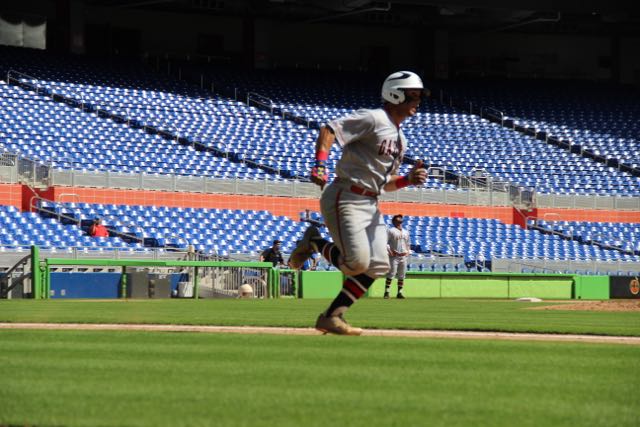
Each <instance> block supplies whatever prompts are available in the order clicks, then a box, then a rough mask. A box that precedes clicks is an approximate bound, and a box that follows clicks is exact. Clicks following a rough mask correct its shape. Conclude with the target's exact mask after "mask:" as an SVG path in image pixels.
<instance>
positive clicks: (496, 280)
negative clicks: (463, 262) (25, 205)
mask: <svg viewBox="0 0 640 427" xmlns="http://www.w3.org/2000/svg"><path fill="white" fill-rule="evenodd" d="M32 251H33V252H32V255H34V257H33V259H34V260H38V259H39V257H38V250H37V247H34V248H32ZM63 265H76V266H77V265H85V266H118V267H121V268H122V271H123V277H124V278H126V275H125V274H124V271H125V270H124V268H125V267H126V266H139V267H153V266H157V267H191V268H193V269H194V274H193V275H192V279H191V280H192V281H193V286H194V290H195V295H196V298H197V295H198V292H197V290H198V279H197V277H198V268H203V267H229V268H234V267H235V268H243V267H253V268H262V269H265V270H268V279H267V280H268V297H272V298H274V297H275V298H277V297H279V296H280V282H281V281H280V277H279V276H280V274H296V273H295V272H292V271H290V272H280V271H279V270H277V269H274V268H273V267H272V265H271V264H270V263H260V262H224V261H159V260H155V261H154V260H122V259H121V260H115V259H112V260H108V259H82V260H71V259H60V258H58V259H56V258H47V259H45V260H44V261H42V262H34V265H33V271H34V275H33V282H34V297H35V298H48V297H49V295H50V291H51V289H50V285H51V283H50V281H51V267H53V266H63ZM124 278H123V280H122V284H121V297H123V298H124V297H126V287H127V283H126V279H124ZM294 279H295V280H294V281H293V283H294V286H295V289H296V295H297V296H298V297H301V298H334V297H335V296H336V295H337V294H338V292H340V289H341V288H342V282H343V280H344V276H343V274H342V273H341V272H340V271H302V272H300V273H299V277H295V278H294ZM610 281H611V278H610V277H609V276H578V275H570V274H524V273H430V272H410V273H408V274H407V277H406V279H405V287H404V295H405V296H406V297H409V298H410V297H414V298H510V299H515V298H523V297H536V298H542V299H572V298H575V299H592V300H602V299H609V298H610ZM396 283H397V281H396V280H393V284H392V289H391V292H392V295H395V294H396V292H397V288H396ZM384 284H385V280H384V279H378V280H376V281H375V282H374V283H373V285H372V286H371V288H370V289H369V291H368V292H367V294H366V296H367V297H372V298H380V297H382V296H383V294H384Z"/></svg>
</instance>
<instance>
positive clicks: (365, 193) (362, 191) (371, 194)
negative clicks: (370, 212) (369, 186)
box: [349, 185, 378, 197]
mask: <svg viewBox="0 0 640 427" xmlns="http://www.w3.org/2000/svg"><path fill="white" fill-rule="evenodd" d="M349 189H350V190H351V192H352V193H356V194H360V195H361V196H367V197H378V193H374V192H373V191H369V190H366V189H364V188H362V187H358V186H357V185H352V186H351V188H349Z"/></svg>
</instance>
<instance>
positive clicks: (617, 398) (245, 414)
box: [0, 300, 640, 427]
mask: <svg viewBox="0 0 640 427" xmlns="http://www.w3.org/2000/svg"><path fill="white" fill-rule="evenodd" d="M326 304H327V301H317V300H316V301H313V300H306V301H304V300H298V301H297V300H268V301H240V300H203V301H175V300H173V301H171V300H170V301H161V300H151V301H95V302H94V301H64V300H60V301H0V321H2V322H7V321H9V322H89V323H95V322H109V323H113V322H116V323H175V324H219V325H274V326H311V325H312V324H313V321H314V319H315V317H316V315H317V313H318V312H319V311H321V310H322V309H323V308H324V306H326ZM534 305H535V304H526V303H515V302H507V301H483V300H476V301H468V300H467V301H464V300H405V301H396V300H390V301H382V300H363V301H359V302H358V303H357V304H356V305H355V306H354V307H353V309H352V310H351V311H350V313H349V316H348V318H349V319H350V320H351V321H352V323H354V324H355V325H357V326H364V327H369V328H373V327H376V328H391V327H396V328H418V329H420V328H441V329H466V330H501V331H521V332H524V331H538V332H545V331H546V332H565V333H598V334H611V335H614V334H615V335H632V336H638V335H640V314H639V313H638V312H635V313H600V312H575V311H543V310H528V309H526V308H527V307H532V306H534ZM639 359H640V347H639V346H632V345H611V344H584V343H546V342H508V341H474V340H453V339H416V338H389V337H339V336H272V335H240V334H206V333H158V332H153V333H150V332H124V331H123V332H119V331H109V332H107V331H34V330H0V425H20V426H22V425H31V426H323V427H324V426H327V425H333V426H367V427H371V426H403V427H404V426H514V425H518V426H519V427H522V426H572V427H575V426H576V425H580V426H583V425H584V426H616V427H621V426H638V425H640V412H638V411H637V405H636V403H635V400H637V399H636V397H637V396H638V395H639V394H640V385H639V383H638V381H637V375H636V373H637V369H636V368H635V366H636V365H637V361H638V360H639Z"/></svg>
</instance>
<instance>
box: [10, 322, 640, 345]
mask: <svg viewBox="0 0 640 427" xmlns="http://www.w3.org/2000/svg"><path fill="white" fill-rule="evenodd" d="M0 329H48V330H90V331H149V332H205V333H230V334H266V335H321V334H322V333H321V332H318V331H316V330H315V329H312V328H281V327H266V326H198V325H151V324H90V323H0ZM362 336H367V337H403V338H449V339H472V340H509V341H556V342H558V341H560V342H574V343H575V342H584V343H608V344H630V345H640V337H624V336H608V335H569V334H567V335H564V334H532V333H517V332H476V331H473V332H471V331H436V330H401V329H365V330H364V332H363V333H362Z"/></svg>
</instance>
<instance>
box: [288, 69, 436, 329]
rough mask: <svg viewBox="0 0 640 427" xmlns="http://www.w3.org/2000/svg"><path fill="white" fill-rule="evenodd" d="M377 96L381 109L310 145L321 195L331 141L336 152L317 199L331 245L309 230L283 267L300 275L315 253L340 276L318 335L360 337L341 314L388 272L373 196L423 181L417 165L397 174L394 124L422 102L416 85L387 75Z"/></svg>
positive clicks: (415, 80)
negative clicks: (330, 174) (333, 172)
mask: <svg viewBox="0 0 640 427" xmlns="http://www.w3.org/2000/svg"><path fill="white" fill-rule="evenodd" d="M381 92H382V93H381V95H382V100H383V104H384V105H383V106H382V108H377V109H373V110H369V109H361V110H358V111H356V112H354V113H352V114H349V115H347V116H344V117H341V118H338V119H335V120H331V121H329V122H328V123H327V124H326V125H325V126H323V127H322V128H320V133H319V136H318V139H317V141H316V163H315V166H314V167H313V168H312V170H311V174H310V175H311V181H312V182H314V183H315V184H317V185H319V186H320V187H321V188H323V189H324V187H325V185H326V184H327V182H328V168H327V160H328V158H329V152H330V151H331V147H332V146H333V144H334V142H336V141H337V142H338V144H339V145H340V146H341V147H342V156H341V158H340V160H339V161H338V163H337V165H336V175H337V178H336V179H335V180H334V181H333V182H332V183H331V184H330V185H329V186H328V187H327V188H326V189H325V190H324V191H323V193H322V196H321V199H320V207H321V211H322V215H323V217H324V222H325V224H326V225H327V228H328V229H329V234H330V235H331V237H332V238H333V242H329V241H328V240H325V239H323V238H322V236H321V235H320V232H319V231H318V229H317V228H316V227H315V226H313V225H312V226H310V227H309V228H308V229H307V230H306V231H305V233H304V236H303V238H302V239H301V241H300V244H298V246H297V247H296V248H295V249H294V251H293V252H292V254H291V258H290V261H289V262H290V265H291V267H292V268H295V269H299V268H300V267H301V266H302V264H303V263H304V261H305V260H306V259H307V258H309V257H310V256H311V254H312V253H313V252H320V253H321V254H322V255H323V256H324V258H326V259H327V261H329V262H330V263H332V264H333V265H334V266H336V267H337V268H339V269H340V270H341V271H342V272H343V273H344V274H345V276H346V280H345V281H344V284H343V287H342V290H341V291H340V293H339V294H338V296H337V297H336V298H335V300H334V301H333V302H332V303H331V305H330V306H329V307H328V308H327V310H326V311H325V312H323V313H321V314H320V316H319V317H318V320H317V321H316V329H318V330H320V331H323V332H325V333H326V332H331V333H335V334H343V335H360V334H361V333H362V329H360V328H354V327H352V326H351V325H349V324H348V323H347V322H346V321H345V320H344V317H343V314H344V313H345V312H346V311H347V309H348V308H349V307H350V306H351V305H352V304H353V303H354V302H355V301H357V300H358V299H359V298H360V297H361V296H362V295H364V293H365V292H366V291H367V289H368V288H369V287H370V286H371V284H372V283H373V281H374V280H375V279H376V278H378V277H383V276H384V275H385V274H386V273H387V271H388V270H389V258H388V255H387V231H386V226H385V224H384V221H383V216H382V214H381V213H380V211H379V209H378V196H379V195H380V194H381V193H383V192H389V191H396V190H399V189H401V188H404V187H407V186H409V185H422V184H424V182H425V181H426V179H427V171H426V170H425V169H424V168H423V164H422V162H421V161H418V162H417V163H416V164H415V166H414V167H413V168H412V169H411V171H410V172H409V174H407V175H406V176H398V175H397V173H398V169H399V167H400V164H401V163H402V159H403V156H404V153H405V152H406V149H407V140H406V138H405V136H404V134H403V133H402V130H401V128H400V125H401V124H402V122H403V121H404V120H405V119H407V118H409V117H411V116H414V115H415V114H416V113H417V111H418V107H419V106H420V102H421V99H422V97H423V96H424V95H425V90H424V85H423V83H422V80H421V79H420V77H418V75H416V74H415V73H412V72H410V71H400V72H397V73H393V74H391V75H390V76H389V77H387V78H386V79H385V81H384V82H383V84H382V91H381Z"/></svg>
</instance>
